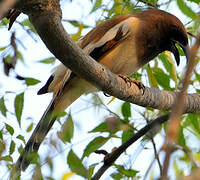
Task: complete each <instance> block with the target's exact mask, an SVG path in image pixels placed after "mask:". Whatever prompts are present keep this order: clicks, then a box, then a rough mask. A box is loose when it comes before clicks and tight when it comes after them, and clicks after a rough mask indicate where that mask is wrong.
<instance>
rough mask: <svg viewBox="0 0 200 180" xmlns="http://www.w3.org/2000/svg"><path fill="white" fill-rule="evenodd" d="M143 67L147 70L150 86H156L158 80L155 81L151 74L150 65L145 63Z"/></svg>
mask: <svg viewBox="0 0 200 180" xmlns="http://www.w3.org/2000/svg"><path fill="white" fill-rule="evenodd" d="M145 69H146V71H147V76H148V79H149V84H150V86H151V87H156V88H158V82H157V80H156V78H155V76H154V75H153V72H152V69H151V67H150V65H149V64H147V66H146V68H145Z"/></svg>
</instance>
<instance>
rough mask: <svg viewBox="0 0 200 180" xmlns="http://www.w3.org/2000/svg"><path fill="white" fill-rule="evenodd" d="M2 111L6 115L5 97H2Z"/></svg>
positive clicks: (0, 102)
mask: <svg viewBox="0 0 200 180" xmlns="http://www.w3.org/2000/svg"><path fill="white" fill-rule="evenodd" d="M0 111H1V113H2V114H3V115H4V116H5V117H6V112H7V109H6V106H5V102H4V97H2V98H1V99H0Z"/></svg>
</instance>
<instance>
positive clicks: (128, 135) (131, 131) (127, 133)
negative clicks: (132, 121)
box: [122, 128, 134, 144]
mask: <svg viewBox="0 0 200 180" xmlns="http://www.w3.org/2000/svg"><path fill="white" fill-rule="evenodd" d="M133 135H134V129H133V128H129V129H128V130H125V131H123V133H122V144H123V143H125V142H126V141H127V140H128V139H129V138H131V137H132V136H133Z"/></svg>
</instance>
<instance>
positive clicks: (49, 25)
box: [16, 0, 200, 113]
mask: <svg viewBox="0 0 200 180" xmlns="http://www.w3.org/2000/svg"><path fill="white" fill-rule="evenodd" d="M16 8H18V9H19V10H21V11H23V12H24V13H26V14H27V15H28V16H29V18H30V20H31V22H32V24H33V25H34V27H35V29H36V31H37V32H38V34H39V36H40V37H41V39H42V40H43V42H44V43H45V45H46V46H47V48H48V49H49V50H50V51H51V52H52V53H53V54H54V55H55V57H56V58H57V59H58V60H60V61H61V62H62V63H63V64H64V65H66V66H67V67H69V68H70V69H71V70H72V71H74V72H75V73H76V74H78V75H79V76H81V77H82V78H84V79H86V80H87V81H89V82H91V83H92V84H93V85H95V86H97V87H98V88H99V89H100V90H102V91H104V92H105V93H107V94H110V95H112V96H115V97H117V98H119V99H122V100H124V101H128V102H131V103H134V104H137V105H140V106H144V107H151V108H156V109H170V108H171V107H172V106H173V104H174V103H175V101H176V97H177V93H175V92H169V91H161V90H159V89H156V88H146V89H145V92H144V94H142V92H141V91H140V90H139V89H138V87H137V86H136V85H134V84H132V86H131V87H129V84H127V83H125V81H124V80H123V79H121V78H120V77H119V76H117V75H115V74H113V73H112V72H111V71H109V70H108V69H107V68H106V67H104V66H102V65H101V64H98V63H97V62H95V61H94V60H93V59H92V58H91V57H89V56H88V55H86V54H85V53H84V52H83V51H82V49H80V48H79V47H78V46H77V45H76V44H75V43H74V42H73V41H72V40H71V38H70V37H69V35H68V34H67V32H66V31H65V29H64V28H63V26H62V24H61V10H60V6H59V1H58V0H29V1H25V0H21V1H20V2H18V3H17V5H16ZM199 110H200V97H199V95H198V94H188V95H186V97H185V99H184V112H185V113H186V112H191V113H193V112H199Z"/></svg>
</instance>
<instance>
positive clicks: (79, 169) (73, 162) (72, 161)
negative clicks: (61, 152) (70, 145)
mask: <svg viewBox="0 0 200 180" xmlns="http://www.w3.org/2000/svg"><path fill="white" fill-rule="evenodd" d="M67 163H68V165H69V168H70V169H71V170H72V172H74V173H75V174H77V175H80V176H82V177H84V178H87V179H88V177H89V172H88V170H87V169H86V168H85V167H84V166H83V164H82V161H81V159H79V157H78V156H77V155H76V154H75V153H74V152H73V151H72V150H71V151H70V152H69V154H68V157H67Z"/></svg>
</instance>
